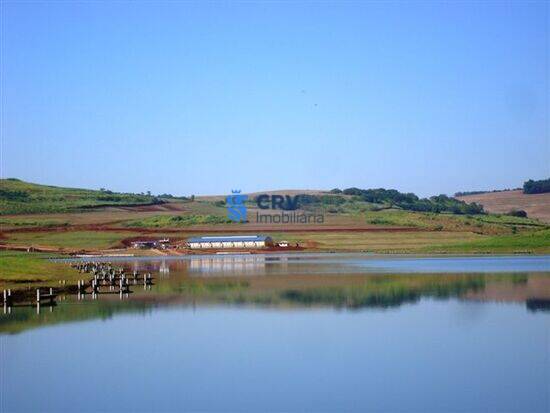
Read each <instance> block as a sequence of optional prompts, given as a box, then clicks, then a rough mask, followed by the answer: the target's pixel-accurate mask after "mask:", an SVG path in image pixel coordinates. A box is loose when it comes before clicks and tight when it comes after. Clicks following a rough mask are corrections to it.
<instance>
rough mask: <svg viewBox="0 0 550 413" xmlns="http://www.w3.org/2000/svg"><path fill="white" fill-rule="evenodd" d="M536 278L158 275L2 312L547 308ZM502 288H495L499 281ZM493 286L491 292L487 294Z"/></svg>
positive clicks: (64, 316) (6, 327)
mask: <svg viewBox="0 0 550 413" xmlns="http://www.w3.org/2000/svg"><path fill="white" fill-rule="evenodd" d="M530 283H534V284H535V285H536V287H537V291H541V285H542V286H546V287H545V288H548V287H550V277H548V276H544V275H530V274H498V275H487V274H484V275H480V274H455V275H450V274H447V275H434V274H430V275H420V274H415V275H402V274H400V275H378V276H377V275H367V276H365V275H343V276H326V275H296V276H288V275H287V276H276V277H266V276H242V277H239V278H235V277H214V278H210V277H192V276H191V277H190V276H183V277H173V278H171V277H168V278H164V279H163V278H162V277H160V278H159V281H158V283H157V284H156V285H155V286H154V287H153V290H152V291H151V292H144V291H142V290H140V289H139V288H136V289H135V293H133V294H131V295H130V299H127V300H124V301H119V300H118V298H116V297H113V296H101V295H100V296H99V297H100V298H99V299H98V300H93V301H92V300H89V299H87V300H85V301H84V302H77V301H75V300H72V299H71V298H70V299H69V300H67V301H61V302H60V303H59V305H57V306H56V307H55V308H54V309H53V311H52V312H49V310H48V308H44V309H43V310H42V311H41V314H40V315H37V314H36V310H35V308H18V307H16V308H14V309H13V311H12V314H10V315H2V316H0V332H9V333H15V332H20V331H24V330H26V329H29V328H35V327H39V326H42V325H49V324H57V323H63V322H70V321H83V320H87V319H96V318H101V319H108V318H110V317H112V316H113V315H115V314H116V313H138V314H139V313H144V312H147V311H148V309H151V308H153V307H154V306H158V305H166V306H168V305H172V306H174V305H191V304H193V305H210V304H222V305H224V304H225V305H248V304H254V305H260V306H270V307H273V308H277V307H278V308H297V307H321V306H323V307H335V308H349V309H360V308H366V307H372V308H388V307H396V306H399V305H401V304H403V303H412V302H416V301H418V300H420V299H421V298H425V297H432V298H440V299H447V298H450V297H467V298H470V299H474V300H481V301H487V300H490V301H494V300H498V296H494V294H495V293H494V291H497V292H498V291H501V290H503V291H506V292H507V294H509V291H517V292H519V293H521V294H523V298H521V296H520V295H517V294H516V296H514V300H510V301H522V302H526V303H527V308H528V309H529V310H532V311H538V310H548V308H549V302H550V294H548V296H544V295H543V296H536V297H529V296H525V292H526V291H527V292H528V291H529V290H528V286H529V284H530ZM495 286H496V287H495ZM488 292H489V296H488V297H487V296H486V295H487V294H488Z"/></svg>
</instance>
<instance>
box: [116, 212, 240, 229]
mask: <svg viewBox="0 0 550 413" xmlns="http://www.w3.org/2000/svg"><path fill="white" fill-rule="evenodd" d="M231 222H232V221H231V220H229V219H227V218H225V217H220V216H217V215H155V216H152V217H147V218H142V219H133V220H130V221H126V222H124V223H123V224H122V225H123V226H125V227H132V228H134V227H139V228H170V227H176V228H177V227H188V226H191V225H215V224H230V223H231Z"/></svg>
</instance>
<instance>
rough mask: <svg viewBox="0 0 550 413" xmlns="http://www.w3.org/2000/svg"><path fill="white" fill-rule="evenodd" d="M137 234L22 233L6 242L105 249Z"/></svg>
mask: <svg viewBox="0 0 550 413" xmlns="http://www.w3.org/2000/svg"><path fill="white" fill-rule="evenodd" d="M137 235H139V233H137V232H114V231H105V232H102V231H67V232H64V231H63V232H22V233H16V234H13V235H12V236H10V238H8V239H7V240H4V242H5V243H6V244H8V245H9V244H17V245H29V246H34V247H39V246H48V247H58V248H69V249H105V248H113V247H117V246H120V245H119V243H120V241H121V240H123V239H124V238H128V237H133V236H137Z"/></svg>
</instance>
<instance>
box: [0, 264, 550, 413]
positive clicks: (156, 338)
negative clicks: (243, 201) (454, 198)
mask: <svg viewBox="0 0 550 413" xmlns="http://www.w3.org/2000/svg"><path fill="white" fill-rule="evenodd" d="M111 261H112V262H113V265H116V266H124V267H125V268H126V269H127V271H133V270H137V271H140V272H144V271H150V272H151V273H152V274H153V275H154V277H155V283H154V285H153V286H152V287H151V288H150V289H149V288H148V287H144V286H142V285H139V284H137V285H133V286H131V290H132V293H131V294H129V295H128V297H122V299H121V297H120V296H119V295H118V294H100V295H99V296H98V298H97V299H92V298H91V296H90V295H89V294H88V295H86V296H84V297H83V298H81V299H80V300H79V299H78V298H77V297H75V296H69V295H67V296H65V297H60V300H59V301H58V304H57V305H56V306H55V307H52V308H48V307H43V308H41V309H40V312H39V314H37V311H36V308H34V307H14V308H12V309H11V312H9V313H8V312H7V313H6V314H2V315H1V316H0V344H1V346H0V361H1V367H0V389H1V391H0V411H1V412H28V411H37V410H38V411H51V412H65V411H67V412H69V411H70V412H73V411H90V412H96V411H102V412H106V411H109V412H111V411H112V412H123V411H137V412H152V411H155V412H158V411H170V412H171V411H174V412H175V411H177V412H181V411H190V412H196V411H200V412H264V411H269V412H293V411H297V412H304V411H314V412H341V411H349V412H365V411H374V412H451V411H452V412H487V411H491V412H495V411H497V412H522V413H525V412H548V411H550V257H549V256H483V257H411V256H379V255H369V254H299V255H298V254H280V255H266V256H263V255H248V256H247V255H242V256H234V255H227V256H219V255H218V256H195V257H169V258H167V257H160V258H138V259H131V258H116V259H115V258H113V259H111ZM68 271H74V270H72V269H68ZM87 277H88V278H89V276H88V275H87ZM83 278H84V277H83Z"/></svg>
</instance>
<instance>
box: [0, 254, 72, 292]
mask: <svg viewBox="0 0 550 413" xmlns="http://www.w3.org/2000/svg"><path fill="white" fill-rule="evenodd" d="M51 256H52V255H51V254H40V253H29V252H20V251H0V288H11V287H22V286H24V285H26V284H33V285H52V283H53V282H57V281H58V280H68V281H71V280H77V279H78V273H77V272H76V271H72V270H71V269H70V268H69V267H68V265H67V264H61V263H55V262H52V261H50V260H48V259H47V258H48V257H51Z"/></svg>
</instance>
